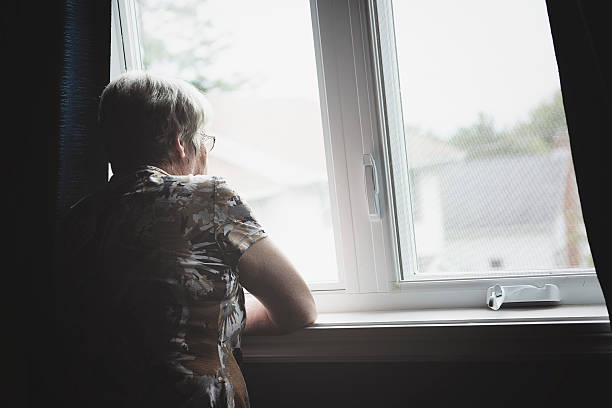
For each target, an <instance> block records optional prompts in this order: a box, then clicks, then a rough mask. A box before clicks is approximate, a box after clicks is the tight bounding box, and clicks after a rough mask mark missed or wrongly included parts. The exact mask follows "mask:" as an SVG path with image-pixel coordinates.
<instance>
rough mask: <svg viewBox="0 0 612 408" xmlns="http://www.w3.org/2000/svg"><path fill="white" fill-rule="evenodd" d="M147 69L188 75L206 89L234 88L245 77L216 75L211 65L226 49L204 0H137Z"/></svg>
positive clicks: (198, 86)
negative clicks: (215, 30)
mask: <svg viewBox="0 0 612 408" xmlns="http://www.w3.org/2000/svg"><path fill="white" fill-rule="evenodd" d="M137 3H138V8H139V18H140V24H139V27H141V31H140V33H139V34H140V37H141V42H142V50H143V64H144V67H145V69H148V70H156V69H162V70H163V71H164V72H166V73H170V75H172V76H175V77H178V78H181V79H185V80H186V81H188V82H190V83H191V84H193V85H194V86H195V87H196V88H198V89H200V90H201V91H203V92H209V91H211V90H213V89H221V90H233V89H236V88H238V87H240V86H241V85H243V84H244V83H245V82H246V81H247V80H246V79H245V78H226V77H217V76H214V75H212V74H211V70H210V66H211V65H212V63H213V62H214V61H216V60H218V58H219V55H220V54H221V53H222V51H223V50H224V49H226V48H227V47H228V44H227V42H225V41H226V39H221V38H218V37H217V36H218V34H215V33H214V26H213V24H212V23H211V21H210V19H208V18H206V17H205V16H203V10H204V9H203V7H202V5H203V3H204V1H203V0H181V1H177V0H137Z"/></svg>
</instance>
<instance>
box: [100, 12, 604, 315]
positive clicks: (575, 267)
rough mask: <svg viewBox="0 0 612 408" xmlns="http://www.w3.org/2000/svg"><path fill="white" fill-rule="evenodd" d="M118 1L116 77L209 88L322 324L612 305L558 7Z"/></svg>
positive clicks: (227, 163) (239, 168) (248, 180)
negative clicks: (517, 297) (530, 298)
mask: <svg viewBox="0 0 612 408" xmlns="http://www.w3.org/2000/svg"><path fill="white" fill-rule="evenodd" d="M113 4H114V8H115V11H114V14H113V18H114V22H115V23H114V27H115V30H114V32H115V33H116V36H115V37H114V39H115V42H114V45H113V58H112V63H113V64H114V65H113V66H114V67H115V68H114V71H113V72H115V73H118V72H121V71H124V70H126V69H130V68H140V67H146V68H147V69H150V70H152V71H157V72H162V73H166V74H170V75H176V76H180V77H182V78H185V79H187V80H190V81H192V83H195V84H196V85H197V86H199V87H200V88H201V89H203V90H205V91H206V92H207V94H208V96H209V99H210V100H211V102H212V105H213V110H214V112H215V117H214V118H213V130H214V131H215V132H216V133H218V135H219V138H218V147H215V154H216V155H218V156H216V157H215V158H213V159H211V160H214V161H213V162H211V172H212V171H214V170H213V169H214V168H215V167H216V168H217V169H218V171H219V173H220V174H222V175H226V176H227V177H228V178H229V179H230V181H231V182H232V183H233V184H235V185H236V186H237V189H238V190H239V191H241V193H242V194H243V196H244V197H245V198H246V200H247V201H249V203H251V205H252V206H253V207H254V209H255V213H256V214H257V215H258V217H259V218H260V219H261V221H262V224H264V226H265V227H266V228H268V229H269V231H270V232H271V235H272V236H273V237H277V241H278V242H279V244H281V246H283V249H285V251H286V252H287V253H288V254H289V256H290V257H291V258H292V259H293V261H294V262H295V263H296V265H297V266H298V268H299V269H300V271H301V273H303V276H304V277H305V279H306V280H307V281H308V282H309V284H310V286H311V288H312V289H313V293H314V295H315V299H316V301H317V306H318V309H319V311H320V312H322V313H325V312H354V311H372V310H377V311H385V310H387V311H398V310H414V309H420V310H422V309H427V308H460V307H464V308H465V307H472V308H485V309H486V292H487V288H489V287H491V286H493V285H495V284H502V285H512V284H529V285H536V286H542V285H545V284H554V285H557V286H558V287H559V289H560V292H561V294H562V302H563V303H564V304H599V305H601V304H603V296H602V293H601V288H600V287H599V284H598V282H597V278H596V275H595V271H594V269H593V266H592V260H591V258H590V252H589V247H588V242H587V241H586V235H585V232H584V224H583V222H582V220H581V211H580V202H579V199H578V195H577V190H576V185H575V180H574V172H573V168H572V164H571V156H570V154H569V145H568V135H567V129H566V127H565V118H564V116H563V105H562V103H563V102H562V99H561V96H560V93H559V91H558V90H559V81H558V74H557V72H556V63H555V58H554V54H553V49H552V40H551V36H550V32H549V27H548V20H547V15H546V8H545V3H544V1H539V2H533V1H521V2H516V1H512V2H511V1H506V2H496V3H495V6H493V5H491V4H490V2H486V1H477V0H469V1H465V2H461V3H460V4H459V3H457V2H452V1H442V0H436V1H431V2H421V1H396V2H393V3H392V2H391V1H390V0H378V1H376V0H361V1H350V2H347V1H332V0H327V1H318V0H311V1H310V2H307V1H306V0H291V1H287V0H284V1H281V0H268V1H261V2H256V3H254V2H249V1H245V2H224V1H220V0H207V1H205V2H190V1H185V2H181V3H178V2H166V1H161V0H160V1H152V0H139V1H136V2H130V1H125V2H124V1H117V2H116V4H115V3H113ZM238 4H239V5H238ZM170 5H171V6H170ZM476 15H477V16H478V18H475V17H474V16H476ZM502 17H503V18H502ZM506 21H508V23H506ZM119 22H120V23H121V24H117V23H119ZM516 27H520V30H519V29H517V28H516ZM483 33H486V35H485V34H483ZM119 45H122V47H120V46H119ZM237 152H239V154H237ZM296 212H297V213H299V214H300V216H299V217H295V213H296ZM296 230H299V231H301V232H300V234H297V233H296V232H295V231H296ZM300 235H301V236H300ZM313 254H315V255H313Z"/></svg>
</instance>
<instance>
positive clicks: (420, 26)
mask: <svg viewBox="0 0 612 408" xmlns="http://www.w3.org/2000/svg"><path fill="white" fill-rule="evenodd" d="M392 11H393V25H394V28H395V38H396V50H397V68H396V69H397V72H398V78H397V79H398V83H396V84H394V86H396V87H398V88H400V96H401V105H402V118H403V122H404V139H403V142H404V143H405V146H406V149H405V150H406V163H403V162H396V163H395V165H396V166H400V165H401V166H403V165H407V166H408V179H410V178H415V177H416V176H417V174H418V181H419V183H418V187H417V188H412V187H413V186H415V184H416V182H413V183H409V182H407V181H406V180H404V179H402V176H401V174H402V173H401V172H395V173H396V174H398V177H396V178H395V180H394V181H395V186H396V188H397V189H408V190H409V193H408V194H409V196H410V200H409V201H410V202H412V203H413V205H412V206H408V203H406V202H402V201H399V200H397V209H398V212H409V211H412V218H411V220H412V223H413V226H412V228H411V232H407V233H406V234H410V233H411V234H412V236H411V237H410V238H411V239H412V240H413V241H414V248H410V247H409V244H408V243H402V242H400V246H401V248H402V249H401V250H402V252H403V253H404V252H405V253H406V254H407V255H406V256H404V259H411V258H413V257H414V258H416V259H417V267H416V268H414V267H413V265H412V264H411V263H410V262H404V263H403V265H402V278H403V279H404V280H414V279H421V278H427V279H432V278H436V277H437V278H451V277H467V276H474V277H483V276H501V275H536V274H546V273H566V272H585V271H586V272H590V273H592V272H593V269H592V267H591V265H592V257H591V253H590V251H589V246H588V243H587V238H586V232H585V228H584V223H583V221H582V218H581V214H582V213H581V210H580V200H579V199H578V191H577V187H576V184H575V180H574V172H573V167H572V158H571V153H570V148H569V137H568V131H567V126H566V123H565V113H564V109H563V100H562V98H561V90H560V85H559V77H558V72H557V66H556V60H555V55H554V51H553V44H552V37H551V34H550V31H549V28H548V16H547V13H546V4H545V2H543V1H536V2H534V1H530V0H522V1H501V2H495V3H493V2H489V1H481V0H470V1H463V2H460V3H458V2H455V1H451V0H435V1H429V2H420V1H396V2H394V3H393V10H392ZM400 84H401V85H400ZM400 137H401V136H400ZM399 143H401V141H400V142H399ZM411 181H412V180H411ZM415 187H416V186H415ZM414 203H417V204H416V205H414ZM415 207H416V208H417V209H418V213H417V214H415V211H414V210H415ZM401 218H406V219H410V214H407V215H402V216H401ZM398 228H399V229H403V228H406V225H405V224H402V223H400V224H398ZM422 258H423V259H427V260H428V261H427V262H426V263H424V262H421V259H422Z"/></svg>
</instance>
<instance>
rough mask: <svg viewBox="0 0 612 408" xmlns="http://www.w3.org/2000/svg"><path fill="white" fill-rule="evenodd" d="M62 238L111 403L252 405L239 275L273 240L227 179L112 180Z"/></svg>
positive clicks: (150, 176)
mask: <svg viewBox="0 0 612 408" xmlns="http://www.w3.org/2000/svg"><path fill="white" fill-rule="evenodd" d="M66 231H67V234H66V237H67V238H66V244H65V245H66V248H67V250H68V251H69V252H70V253H71V254H72V259H73V264H75V265H77V266H78V265H80V266H78V267H77V268H76V269H77V272H76V275H77V276H78V278H77V280H78V282H79V283H76V285H79V286H78V287H76V289H75V290H76V291H78V292H79V294H80V296H81V299H82V300H81V305H80V306H78V305H76V306H77V309H78V308H83V309H84V310H88V311H87V314H86V315H82V317H81V318H80V321H81V322H82V324H83V326H84V327H87V331H86V335H85V336H84V337H86V340H84V341H83V344H84V345H83V346H82V347H84V348H87V347H90V348H91V349H95V350H90V351H89V355H98V356H99V357H98V360H97V361H99V365H98V364H96V367H95V369H96V370H100V371H101V372H106V377H107V380H108V381H109V382H112V383H113V386H112V387H111V386H110V385H109V386H108V390H109V392H114V393H116V395H117V396H118V399H121V398H123V397H121V396H122V395H124V397H125V400H124V401H126V406H127V405H131V406H137V405H145V404H146V405H148V406H160V407H161V406H167V407H248V406H249V398H248V394H247V390H246V385H245V382H244V379H243V377H242V373H241V370H240V366H239V363H240V358H241V354H240V332H241V330H242V329H243V328H244V325H245V320H246V315H245V308H244V292H243V289H242V287H241V285H240V283H239V282H238V274H239V271H238V268H237V264H238V260H239V259H240V256H241V255H242V254H243V253H244V252H245V251H246V250H247V248H249V246H250V245H252V244H253V243H255V242H256V241H258V240H259V239H261V238H263V237H265V236H266V233H265V232H264V230H263V229H262V227H261V226H260V225H259V223H258V222H257V221H256V220H255V219H254V218H253V215H252V213H251V209H250V208H249V206H248V205H247V204H246V203H245V202H244V201H242V200H241V199H240V197H239V196H238V195H237V194H236V192H235V191H234V190H233V189H232V188H231V187H230V186H228V184H227V182H226V181H225V180H224V179H223V178H220V177H216V176H201V175H198V176H193V175H189V176H171V175H169V174H167V173H166V172H164V171H163V170H161V169H158V168H156V167H152V166H144V167H141V168H139V169H138V170H137V171H136V172H134V173H132V174H129V175H125V176H122V177H117V176H113V177H112V178H111V180H110V181H109V183H108V185H107V186H106V188H105V189H103V190H102V191H100V192H98V193H95V194H93V195H91V196H88V197H86V198H85V199H83V200H81V201H79V202H78V203H77V204H75V206H73V208H72V209H71V212H70V214H69V216H68V218H67V223H66ZM73 284H75V283H74V282H73ZM91 319H95V323H94V324H92V322H91ZM77 325H78V324H77ZM87 339H89V340H87ZM92 339H96V340H95V341H93V340H92ZM101 339H104V340H101ZM87 344H89V346H88V345H87ZM97 381H98V380H97ZM127 401H130V402H129V404H128V403H127Z"/></svg>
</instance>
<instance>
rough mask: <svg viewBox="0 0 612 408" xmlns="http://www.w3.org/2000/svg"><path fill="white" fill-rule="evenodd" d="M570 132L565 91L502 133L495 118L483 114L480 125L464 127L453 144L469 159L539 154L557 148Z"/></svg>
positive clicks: (458, 132) (543, 103)
mask: <svg viewBox="0 0 612 408" xmlns="http://www.w3.org/2000/svg"><path fill="white" fill-rule="evenodd" d="M563 131H565V132H567V125H566V123H565V111H564V109H563V99H562V97H561V92H560V91H557V92H555V94H554V95H553V97H552V98H551V99H550V100H547V101H544V102H542V103H540V104H539V105H537V106H536V107H534V108H533V109H532V110H531V111H530V112H529V115H528V118H527V120H525V121H521V122H518V123H516V124H515V125H513V126H512V127H510V128H509V129H502V130H498V129H496V127H495V123H494V121H493V118H492V117H491V116H489V115H486V114H484V113H482V112H481V113H479V115H478V119H477V120H476V122H475V123H474V124H472V125H470V126H467V127H464V128H460V129H459V130H458V131H457V132H456V133H455V134H454V135H453V137H452V138H451V139H450V142H451V143H452V144H453V145H455V146H457V147H458V148H460V149H462V150H464V151H466V152H467V154H468V157H487V156H499V155H513V154H525V153H537V152H543V151H547V150H550V149H552V148H554V147H555V145H556V143H557V140H556V138H557V137H558V136H559V134H560V132H563Z"/></svg>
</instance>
